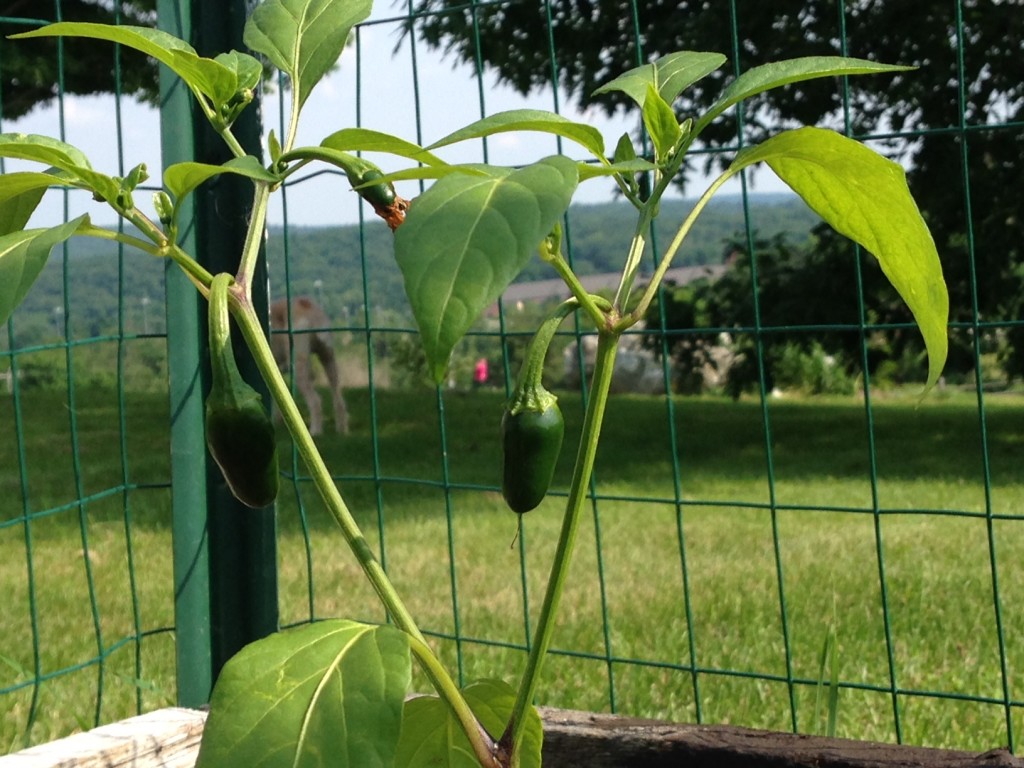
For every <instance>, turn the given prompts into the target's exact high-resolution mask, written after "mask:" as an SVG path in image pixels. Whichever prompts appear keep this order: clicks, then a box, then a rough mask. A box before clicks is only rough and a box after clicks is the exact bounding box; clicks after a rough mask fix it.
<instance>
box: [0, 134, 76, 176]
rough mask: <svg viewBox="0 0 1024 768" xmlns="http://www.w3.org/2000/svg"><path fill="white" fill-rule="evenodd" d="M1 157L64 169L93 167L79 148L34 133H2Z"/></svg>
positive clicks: (0, 140) (0, 141) (0, 138)
mask: <svg viewBox="0 0 1024 768" xmlns="http://www.w3.org/2000/svg"><path fill="white" fill-rule="evenodd" d="M0 157H16V158H18V159H20V160H32V161H34V162H37V163H43V164H44V165H52V166H54V167H56V168H62V169H78V168H91V167H92V166H91V165H90V164H89V158H88V157H86V156H85V153H84V152H82V150H80V149H78V147H74V146H72V145H71V144H68V143H66V142H63V141H60V140H59V139H53V138H50V137H49V136H40V135H38V134H34V133H0ZM5 178H6V177H5Z"/></svg>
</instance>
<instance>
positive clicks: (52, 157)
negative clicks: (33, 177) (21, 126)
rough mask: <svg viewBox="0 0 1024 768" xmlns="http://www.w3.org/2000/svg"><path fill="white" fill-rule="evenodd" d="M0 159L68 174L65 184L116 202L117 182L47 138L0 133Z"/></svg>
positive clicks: (77, 152) (66, 146)
mask: <svg viewBox="0 0 1024 768" xmlns="http://www.w3.org/2000/svg"><path fill="white" fill-rule="evenodd" d="M0 157H16V158H19V159H21V160H31V161H34V162H37V163H43V164H45V165H49V166H53V167H55V168H59V169H60V170H62V171H65V172H66V173H67V174H68V175H69V178H66V179H64V181H65V182H67V183H72V184H73V183H75V182H79V183H80V185H81V186H85V187H88V188H89V189H91V190H93V191H94V192H95V193H96V194H97V195H99V196H100V197H102V198H103V199H104V200H108V201H110V202H116V201H117V197H118V195H119V194H120V192H121V184H120V182H118V181H117V180H116V179H113V178H111V177H110V176H107V175H105V174H102V173H99V172H97V171H94V170H93V169H92V166H91V165H90V164H89V158H87V157H86V156H85V154H84V153H83V152H82V151H81V150H80V149H78V148H77V147H73V146H71V145H70V144H66V143H65V142H63V141H59V140H58V139H51V138H50V137H49V136H37V135H34V134H25V133H0ZM4 178H7V177H6V176H5V177H4ZM58 183H59V182H58Z"/></svg>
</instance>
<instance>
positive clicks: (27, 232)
mask: <svg viewBox="0 0 1024 768" xmlns="http://www.w3.org/2000/svg"><path fill="white" fill-rule="evenodd" d="M88 222H89V217H88V216H85V215H82V216H79V217H78V218H77V219H73V220H71V221H69V222H66V223H64V224H61V225H59V226H56V227H50V228H48V229H24V230H19V231H16V232H11V233H10V234H6V235H3V236H0V325H3V324H4V323H6V322H7V320H8V319H9V318H10V316H11V313H12V312H14V309H15V307H17V306H18V304H20V303H21V300H22V299H24V298H25V295H26V294H27V293H28V289H29V288H31V287H32V283H34V282H35V281H36V278H37V277H39V273H40V272H42V271H43V267H44V266H46V260H47V259H48V258H49V257H50V251H52V250H53V247H54V246H55V245H58V244H60V243H63V242H64V241H65V240H67V239H68V238H69V237H71V236H72V235H73V234H75V232H76V231H77V230H78V228H79V227H81V226H82V225H83V224H88Z"/></svg>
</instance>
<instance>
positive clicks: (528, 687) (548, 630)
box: [499, 332, 619, 764]
mask: <svg viewBox="0 0 1024 768" xmlns="http://www.w3.org/2000/svg"><path fill="white" fill-rule="evenodd" d="M618 345H619V335H618V334H617V333H609V332H602V333H601V334H600V336H599V337H598V341H597V360H596V361H595V363H594V376H593V380H592V382H591V389H590V402H588V403H587V412H586V416H585V417H584V420H583V435H582V437H581V438H580V447H579V452H578V453H577V455H576V466H575V467H574V468H573V474H572V482H571V483H570V485H569V499H568V501H567V502H566V509H565V517H564V518H563V520H562V531H561V533H560V534H559V537H558V546H557V548H556V550H555V557H554V561H553V562H552V564H551V575H550V576H549V578H548V586H547V591H546V592H545V594H544V603H543V605H542V606H541V609H540V618H539V619H538V623H537V631H536V633H535V635H534V639H533V647H532V648H531V649H530V656H529V658H528V659H527V661H526V669H525V671H524V672H523V677H522V679H521V680H520V682H519V691H518V693H517V696H516V702H515V705H514V707H513V709H512V716H511V718H510V719H509V722H508V726H507V727H506V729H505V733H504V734H503V735H502V737H501V740H500V742H499V744H500V745H501V746H502V747H503V748H505V749H508V750H509V751H510V753H511V754H512V755H513V761H515V760H516V757H515V756H516V755H517V754H518V751H519V745H520V743H521V741H522V738H523V734H524V732H525V731H524V730H523V727H524V725H525V723H526V717H525V715H526V710H527V707H529V706H530V705H531V704H532V703H533V698H534V695H535V694H536V691H537V683H538V680H539V678H540V671H541V667H542V665H543V663H544V657H545V656H546V655H547V651H548V647H549V646H550V645H551V636H552V634H553V633H554V629H555V616H556V614H557V613H558V604H559V602H560V601H561V599H562V592H563V591H564V587H565V580H566V577H567V576H568V574H569V565H570V563H571V562H572V552H573V547H574V546H575V543H576V534H577V532H578V531H579V524H580V517H581V516H582V512H583V502H584V501H585V500H586V497H587V489H588V488H589V487H590V477H591V475H592V473H593V470H594V458H595V456H596V455H597V443H598V437H599V436H600V434H601V424H602V422H603V421H604V412H605V408H606V406H607V405H608V394H609V391H610V389H611V383H612V373H613V372H614V370H615V355H616V352H617V350H618ZM513 764H515V762H513Z"/></svg>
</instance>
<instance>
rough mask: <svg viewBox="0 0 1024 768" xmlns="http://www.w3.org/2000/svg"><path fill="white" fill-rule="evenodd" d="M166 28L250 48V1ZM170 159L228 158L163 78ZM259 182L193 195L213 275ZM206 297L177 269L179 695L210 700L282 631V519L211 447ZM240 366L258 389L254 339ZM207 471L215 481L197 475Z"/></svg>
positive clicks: (163, 23)
mask: <svg viewBox="0 0 1024 768" xmlns="http://www.w3.org/2000/svg"><path fill="white" fill-rule="evenodd" d="M158 10H159V18H160V21H159V24H160V27H161V28H162V29H164V30H166V31H168V32H171V33H172V34H175V35H177V36H179V37H181V38H183V39H186V40H189V41H190V42H191V43H192V44H193V45H194V46H195V47H196V49H197V50H198V51H199V53H200V54H201V55H206V56H213V55H216V53H218V52H220V51H226V50H230V49H232V48H236V49H241V48H242V47H243V46H242V41H241V36H242V28H243V25H244V22H245V17H246V3H245V2H243V1H242V0H232V1H231V2H229V3H202V2H189V0H160V2H159V3H158ZM162 78H163V79H162V82H161V85H162V88H161V90H162V96H163V98H162V118H161V127H162V131H163V161H164V163H165V164H168V163H172V162H180V161H186V160H195V161H200V162H205V163H214V164H217V163H221V162H223V161H224V160H227V159H228V158H229V157H230V155H229V154H228V151H227V148H226V147H225V146H224V144H223V142H222V141H221V140H220V139H219V137H217V136H216V134H215V133H214V132H213V131H212V129H210V128H209V126H208V125H207V124H206V122H205V121H204V120H203V119H202V118H201V116H200V115H198V114H197V113H196V111H195V109H194V105H193V103H192V101H191V99H190V95H189V93H188V91H187V89H185V88H183V87H182V86H181V84H180V83H178V82H176V78H174V77H173V76H171V75H170V74H169V73H167V72H166V71H165V72H164V73H163V74H162ZM257 105H258V101H257V102H254V104H253V105H251V106H250V108H249V109H248V110H247V111H246V112H245V113H244V114H243V116H242V118H241V119H240V120H239V121H238V122H237V123H236V124H235V126H234V133H235V136H236V138H238V140H239V141H240V143H241V144H242V146H244V147H246V148H247V150H248V151H249V152H251V153H253V154H258V153H259V137H260V121H259V112H258V106H257ZM251 197H252V193H251V189H248V188H246V186H245V184H244V182H243V183H241V184H239V183H237V181H236V180H233V179H229V178H227V177H222V178H221V179H218V180H216V181H215V182H214V183H211V184H208V185H205V186H204V187H203V188H201V189H200V190H199V191H197V193H196V194H195V196H194V198H193V202H192V206H191V208H190V209H189V210H187V211H186V212H185V213H186V214H190V215H185V216H183V217H182V219H181V221H182V223H183V225H184V226H183V230H184V238H183V245H184V246H185V247H186V249H188V250H189V251H190V252H191V253H193V254H195V255H196V256H197V257H198V259H199V260H200V261H201V262H202V263H203V264H204V266H206V268H207V269H209V270H210V271H211V272H220V271H229V272H234V271H235V269H236V268H237V259H238V255H239V254H240V253H241V247H242V243H243V241H244V238H245V230H246V224H247V222H248V219H249V207H250V200H251ZM266 284H267V280H266V271H265V266H263V267H261V270H260V271H259V272H258V273H257V275H256V276H255V279H254V281H253V300H254V302H255V304H256V306H257V309H258V310H259V311H260V312H261V314H262V315H263V316H264V317H266V316H267V312H266V309H267V290H266ZM205 307H206V305H205V302H203V301H202V300H201V298H200V297H199V296H198V295H197V293H196V291H195V289H194V288H193V287H192V286H191V285H190V284H189V283H188V281H187V280H185V279H184V278H183V277H182V276H181V275H180V274H178V273H177V270H173V269H172V270H170V272H169V274H168V281H167V313H168V324H167V335H168V362H169V368H170V374H169V375H170V393H171V413H172V419H173V422H172V427H171V453H172V459H173V468H172V487H173V496H174V501H173V514H174V550H175V552H174V568H175V601H176V605H175V625H176V631H177V642H178V645H177V664H178V675H177V676H178V700H179V703H181V704H182V705H187V706H194V705H196V704H200V703H203V702H205V701H207V700H208V699H209V693H210V689H211V687H212V684H213V681H214V680H215V679H216V676H217V674H218V672H219V671H220V669H221V667H222V666H223V665H224V663H225V662H226V661H227V660H228V659H229V658H230V657H231V656H232V655H233V654H234V653H236V652H237V651H238V650H239V649H241V648H242V646H244V645H245V644H246V643H249V642H251V641H253V640H256V639H258V638H260V637H264V636H266V635H267V634H269V633H271V632H273V631H275V630H276V629H277V623H278V614H277V570H276V567H277V558H276V522H275V512H274V508H273V507H269V508H267V509H264V510H259V511H254V510H251V509H248V508H247V507H244V506H243V505H241V504H240V503H239V502H237V501H236V500H235V499H234V498H233V497H232V496H231V495H230V493H229V492H228V491H227V489H226V487H225V485H224V483H223V481H222V480H221V478H220V475H219V472H218V470H217V468H216V466H215V465H214V464H213V462H212V461H211V460H210V459H209V457H208V456H207V453H206V447H205V438H204V433H203V398H204V395H205V392H206V390H207V389H208V386H209V366H208V362H207V360H206V355H205V347H206V318H205ZM236 350H237V357H238V362H239V368H240V369H241V371H242V373H243V375H244V376H245V377H246V378H247V379H248V380H249V381H250V383H252V384H253V385H254V386H256V387H257V388H261V389H263V392H264V397H266V396H267V395H266V391H265V388H263V385H262V383H260V380H259V377H258V375H257V373H256V369H255V365H254V363H253V361H252V359H251V357H250V356H249V355H248V354H247V353H246V352H245V350H244V345H239V346H238V347H236ZM197 478H205V482H201V481H199V480H197Z"/></svg>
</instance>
